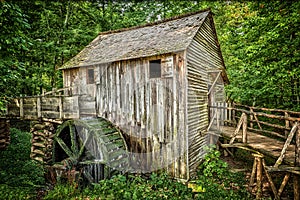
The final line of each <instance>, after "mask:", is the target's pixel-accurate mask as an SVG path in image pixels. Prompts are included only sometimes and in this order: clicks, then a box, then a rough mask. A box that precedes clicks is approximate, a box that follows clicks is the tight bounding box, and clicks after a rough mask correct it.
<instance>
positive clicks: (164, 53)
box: [61, 10, 228, 178]
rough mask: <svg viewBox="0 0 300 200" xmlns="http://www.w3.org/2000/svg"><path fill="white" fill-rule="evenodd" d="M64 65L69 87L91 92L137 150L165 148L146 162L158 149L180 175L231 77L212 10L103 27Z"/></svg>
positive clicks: (198, 153) (99, 110)
mask: <svg viewBox="0 0 300 200" xmlns="http://www.w3.org/2000/svg"><path fill="white" fill-rule="evenodd" d="M61 70H62V71H63V78H64V87H70V88H72V91H71V93H72V95H87V96H89V97H93V98H94V99H95V104H93V103H92V104H90V105H91V106H92V107H94V106H95V107H96V110H95V113H94V114H95V115H96V116H97V117H103V118H106V119H108V120H110V121H111V122H112V123H114V124H116V125H117V126H118V127H120V129H121V130H123V131H124V132H125V133H126V135H127V137H126V138H130V139H129V141H130V143H131V144H130V145H129V146H131V149H132V151H134V152H139V151H142V152H144V153H150V152H155V151H159V152H160V153H158V154H157V155H156V154H153V155H146V157H147V159H143V160H142V161H141V162H146V163H141V165H143V167H142V168H143V169H144V168H145V167H146V168H145V169H148V168H147V167H149V164H150V163H153V161H155V160H156V159H155V158H157V156H158V158H159V162H160V163H159V165H162V166H165V167H166V168H167V169H168V171H170V172H171V173H173V174H174V175H175V176H176V177H182V178H187V177H189V174H190V173H193V172H194V170H195V167H196V166H197V164H199V161H200V159H201V157H202V156H203V153H204V151H203V147H204V146H205V145H206V144H207V141H206V136H205V135H206V132H207V128H208V125H209V112H208V106H209V103H212V102H215V101H221V102H222V101H224V91H223V83H224V82H227V81H228V79H227V76H226V73H225V66H224V62H223V58H222V55H221V51H220V46H219V43H218V40H217V34H216V31H215V27H214V22H213V18H212V13H211V12H210V11H209V10H206V11H201V12H197V13H192V14H189V15H185V16H180V17H176V18H172V19H168V20H165V21H162V22H157V23H152V24H147V25H145V26H141V27H133V28H129V29H122V30H117V31H111V32H105V33H101V34H100V35H99V36H98V37H97V38H95V39H94V40H93V41H92V42H91V43H90V44H89V45H88V46H87V47H86V48H84V49H83V50H82V51H81V52H80V53H79V54H78V55H77V56H75V57H74V58H73V59H71V60H70V61H69V62H68V63H67V64H66V65H64V66H63V67H62V68H61ZM209 100H210V101H211V102H209ZM87 110H90V108H88V109H87ZM173 161H174V162H173ZM147 162H149V163H148V164H147ZM140 167H141V166H140ZM148 170H150V169H148Z"/></svg>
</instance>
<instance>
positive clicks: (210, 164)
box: [194, 148, 253, 200]
mask: <svg viewBox="0 0 300 200" xmlns="http://www.w3.org/2000/svg"><path fill="white" fill-rule="evenodd" d="M220 155H221V154H220V152H219V151H217V150H215V149H214V148H210V149H208V153H207V155H206V156H205V158H204V161H203V163H202V164H201V165H200V166H199V169H200V170H199V172H198V173H199V176H198V179H197V180H196V181H194V182H195V183H196V184H197V185H198V186H202V192H200V193H198V194H197V196H196V197H197V198H198V199H236V200H239V199H253V198H251V195H250V194H249V193H248V192H247V190H246V188H245V187H244V185H245V179H244V175H243V174H239V173H232V172H230V171H229V169H228V166H227V163H226V162H224V161H222V160H221V159H220Z"/></svg>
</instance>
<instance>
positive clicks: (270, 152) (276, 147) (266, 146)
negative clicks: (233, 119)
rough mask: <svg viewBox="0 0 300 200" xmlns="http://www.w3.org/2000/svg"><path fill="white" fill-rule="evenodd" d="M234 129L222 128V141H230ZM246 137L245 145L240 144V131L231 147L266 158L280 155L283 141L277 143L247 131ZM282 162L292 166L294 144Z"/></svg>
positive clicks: (276, 140) (288, 148) (274, 140)
mask: <svg viewBox="0 0 300 200" xmlns="http://www.w3.org/2000/svg"><path fill="white" fill-rule="evenodd" d="M235 129H236V128H235V127H229V126H222V127H221V135H222V136H223V137H224V139H228V140H230V139H231V138H232V137H231V135H232V134H233V133H234V131H235ZM247 137H248V138H247V141H248V142H247V143H245V144H244V143H242V131H241V130H240V131H239V133H238V135H237V137H236V142H235V143H233V144H232V145H231V146H236V147H239V148H243V147H246V148H249V149H253V150H255V151H258V152H260V153H262V154H264V155H266V156H270V157H272V158H275V159H277V158H279V156H280V155H281V151H282V149H283V146H284V144H285V141H279V140H278V139H275V138H271V137H267V136H264V135H261V134H259V133H254V132H251V131H247ZM224 146H226V145H224ZM228 146H229V145H228ZM283 162H284V163H285V164H287V165H294V162H295V145H294V144H290V145H288V147H287V151H286V154H285V157H284V160H283Z"/></svg>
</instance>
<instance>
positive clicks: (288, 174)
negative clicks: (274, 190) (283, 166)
mask: <svg viewBox="0 0 300 200" xmlns="http://www.w3.org/2000/svg"><path fill="white" fill-rule="evenodd" d="M290 176H291V173H286V174H285V176H284V178H283V181H282V183H281V185H280V188H279V190H278V196H279V197H280V196H281V194H282V192H283V190H284V188H285V186H286V184H287V183H288V181H289V179H290Z"/></svg>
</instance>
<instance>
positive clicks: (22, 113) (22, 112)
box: [20, 98, 24, 118]
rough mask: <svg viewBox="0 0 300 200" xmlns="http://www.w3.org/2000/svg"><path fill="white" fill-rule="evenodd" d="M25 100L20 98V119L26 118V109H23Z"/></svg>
mask: <svg viewBox="0 0 300 200" xmlns="http://www.w3.org/2000/svg"><path fill="white" fill-rule="evenodd" d="M23 102H24V99H23V98H20V118H23V117H24V107H23Z"/></svg>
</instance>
